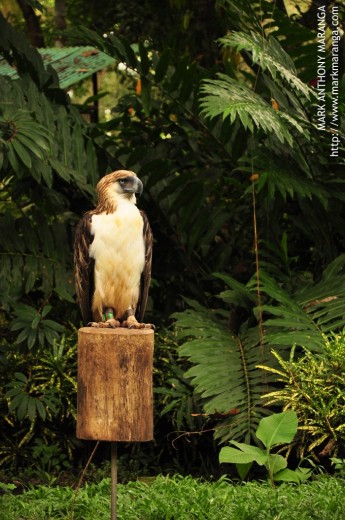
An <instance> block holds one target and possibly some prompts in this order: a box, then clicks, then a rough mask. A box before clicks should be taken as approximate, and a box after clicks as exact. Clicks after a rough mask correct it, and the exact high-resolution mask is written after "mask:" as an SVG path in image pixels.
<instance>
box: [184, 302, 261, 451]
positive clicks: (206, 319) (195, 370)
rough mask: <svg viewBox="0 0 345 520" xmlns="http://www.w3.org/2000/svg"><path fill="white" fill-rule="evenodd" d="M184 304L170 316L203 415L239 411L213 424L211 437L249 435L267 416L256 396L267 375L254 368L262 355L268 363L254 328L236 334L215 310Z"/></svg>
mask: <svg viewBox="0 0 345 520" xmlns="http://www.w3.org/2000/svg"><path fill="white" fill-rule="evenodd" d="M187 302H188V304H189V305H190V307H191V308H190V309H188V310H186V311H185V312H183V313H176V314H174V318H175V319H176V320H177V325H176V326H177V331H178V337H179V339H180V340H182V341H183V343H182V345H181V346H180V349H179V353H180V356H182V357H186V358H188V359H189V361H190V362H191V363H192V367H191V368H190V369H189V370H188V371H187V372H186V374H185V377H187V378H190V379H191V382H192V384H193V386H194V388H195V392H196V393H198V394H199V395H200V396H201V399H202V402H203V407H204V410H205V413H206V414H214V413H216V412H217V413H220V414H225V415H226V414H227V413H228V412H229V410H236V411H238V412H239V413H238V414H237V415H235V416H234V417H231V418H228V419H226V420H225V421H223V422H221V423H219V424H218V426H217V427H216V431H215V438H216V439H219V440H220V441H221V442H226V441H227V440H228V439H235V440H244V439H245V440H246V441H248V440H250V439H254V434H255V431H256V429H257V426H258V423H259V421H260V419H261V418H262V416H263V415H265V414H267V410H265V409H264V408H263V407H262V400H261V395H262V393H263V392H264V388H265V389H266V388H267V382H268V379H269V377H268V379H267V377H266V379H265V376H264V374H263V372H262V371H261V369H258V368H257V365H258V364H259V363H260V362H261V360H262V359H266V363H269V360H268V359H267V356H265V355H264V353H262V352H261V350H260V346H259V335H258V330H257V328H254V329H249V330H246V331H245V332H244V333H243V334H241V335H238V336H236V335H234V334H233V333H231V331H230V330H229V329H228V328H227V326H226V322H225V320H223V319H222V318H220V317H219V315H218V314H217V312H216V311H209V310H208V309H206V308H204V307H202V306H201V305H199V304H197V303H196V302H194V301H191V300H187Z"/></svg>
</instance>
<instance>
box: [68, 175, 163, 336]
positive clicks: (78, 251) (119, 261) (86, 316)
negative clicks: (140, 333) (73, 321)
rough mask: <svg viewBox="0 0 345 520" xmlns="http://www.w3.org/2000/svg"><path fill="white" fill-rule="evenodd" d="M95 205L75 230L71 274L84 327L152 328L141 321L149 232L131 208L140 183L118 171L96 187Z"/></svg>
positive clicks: (148, 265) (146, 284)
mask: <svg viewBox="0 0 345 520" xmlns="http://www.w3.org/2000/svg"><path fill="white" fill-rule="evenodd" d="M96 190H97V195H98V203H97V206H96V208H95V209H93V210H91V211H88V212H86V213H85V214H84V216H83V217H82V219H81V220H80V222H79V224H78V225H77V228H76V233H75V243H74V274H75V284H76V294H77V299H78V302H79V305H80V310H81V313H82V317H83V322H84V325H88V326H91V327H110V328H115V327H128V328H134V329H139V328H154V326H153V325H152V324H150V323H143V322H142V321H143V317H144V312H145V308H146V304H147V298H148V292H149V285H150V279H151V262H152V241H153V239H152V231H151V228H150V225H149V222H148V219H147V216H146V215H145V213H144V212H143V211H141V210H139V209H138V208H137V206H136V194H139V195H141V193H142V191H143V184H142V182H141V180H140V179H139V178H138V177H137V175H136V174H135V173H134V172H132V171H127V170H117V171H115V172H112V173H109V174H108V175H105V176H104V177H102V178H101V180H100V181H99V182H98V184H97V186H96Z"/></svg>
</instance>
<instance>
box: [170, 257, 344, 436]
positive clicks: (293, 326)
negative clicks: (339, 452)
mask: <svg viewBox="0 0 345 520" xmlns="http://www.w3.org/2000/svg"><path fill="white" fill-rule="evenodd" d="M344 260H345V258H344V256H343V255H342V256H341V257H339V258H338V259H336V260H335V261H334V262H332V263H331V264H330V265H329V266H328V267H327V268H326V269H325V271H324V273H323V276H322V278H321V280H320V281H319V282H318V283H315V284H312V283H311V282H310V280H308V279H306V280H304V281H303V279H302V277H301V278H299V279H298V285H296V284H295V283H293V284H291V285H289V284H287V283H286V280H285V288H284V287H282V285H281V283H280V284H279V283H278V282H275V281H274V280H273V279H272V278H271V277H270V276H269V275H267V274H266V273H265V272H264V271H261V273H260V292H261V298H262V306H261V312H263V330H264V344H263V345H261V346H260V336H259V331H258V327H257V325H255V322H256V320H257V313H258V309H257V303H256V300H257V286H256V279H255V277H253V278H252V279H251V280H250V281H249V282H248V284H247V285H246V286H245V285H242V284H240V283H239V282H237V281H236V280H234V279H232V278H231V277H229V276H226V275H218V276H217V277H218V278H220V279H222V280H223V281H224V282H225V283H226V285H227V286H228V288H227V289H226V290H225V291H223V292H221V293H220V294H219V296H218V299H219V303H221V302H222V308H218V309H217V308H216V309H206V308H204V307H202V306H201V305H200V304H197V303H196V302H193V301H190V300H187V303H188V305H189V306H190V309H188V310H186V311H184V312H183V313H176V314H174V318H175V319H176V327H177V331H178V338H179V339H180V340H181V341H182V345H181V347H180V350H179V352H180V355H181V356H182V357H187V358H188V359H189V361H190V362H191V364H192V366H191V368H189V370H188V371H187V372H186V373H185V377H187V378H190V380H191V382H192V384H193V386H194V388H195V391H196V392H197V394H199V395H200V396H201V398H202V404H203V407H204V410H205V413H208V414H213V413H215V412H219V413H222V414H226V413H227V412H229V410H230V411H231V410H235V413H237V415H234V417H230V418H228V419H226V420H225V421H224V422H222V423H220V425H219V426H216V427H215V437H216V438H219V439H220V440H221V442H226V441H227V440H229V439H233V440H236V441H239V440H245V442H247V443H249V442H250V440H251V439H254V442H255V431H256V428H257V426H258V423H259V421H260V419H261V418H262V417H263V416H264V415H266V414H267V413H268V410H267V408H265V406H263V401H262V395H263V394H264V393H265V394H266V393H267V392H268V385H272V384H273V383H274V382H275V380H276V376H275V374H276V372H275V367H276V359H275V358H274V357H273V356H271V354H270V350H271V349H272V348H275V349H277V348H279V356H281V357H282V358H284V356H286V355H287V352H288V351H289V350H290V348H291V345H298V346H305V347H307V348H308V349H309V350H310V351H311V352H314V353H316V352H322V350H321V349H322V348H323V346H324V341H325V339H324V338H325V336H324V334H325V333H326V332H328V331H329V330H330V328H333V329H334V330H335V329H339V327H341V328H342V327H343V325H344V316H343V308H344V305H345V302H344V294H345V293H344V283H345V273H344ZM227 306H230V308H228V309H227V310H226V307H227ZM231 308H232V309H236V308H237V312H238V311H239V309H240V308H242V311H241V312H243V310H245V311H246V313H247V315H248V314H249V316H251V317H250V319H248V321H247V322H246V323H243V324H242V326H241V327H240V328H239V331H238V332H237V333H236V334H235V333H234V332H233V331H232V330H231V329H229V316H230V311H231ZM263 359H266V362H265V363H263V361H262V360H263ZM262 365H267V366H269V367H271V368H270V370H269V371H268V372H267V375H265V373H264V371H263V370H262ZM267 376H268V377H267ZM272 390H273V388H272ZM334 397H335V396H334ZM291 401H293V394H292V393H291ZM335 413H336V412H335ZM302 424H303V421H302V420H301V425H302Z"/></svg>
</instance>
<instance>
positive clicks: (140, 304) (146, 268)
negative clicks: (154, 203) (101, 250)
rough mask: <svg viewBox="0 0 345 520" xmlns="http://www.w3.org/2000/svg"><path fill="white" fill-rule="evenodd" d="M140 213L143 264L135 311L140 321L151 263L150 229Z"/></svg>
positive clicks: (149, 279) (142, 316) (146, 220)
mask: <svg viewBox="0 0 345 520" xmlns="http://www.w3.org/2000/svg"><path fill="white" fill-rule="evenodd" d="M140 214H141V216H142V218H143V221H144V229H143V234H144V242H145V266H144V270H143V272H142V275H141V280H140V293H139V300H138V305H137V308H136V312H135V317H136V319H137V320H138V321H139V323H141V322H142V321H143V319H144V314H145V310H146V304H147V298H148V294H149V288H150V281H151V264H152V242H153V237H152V231H151V228H150V224H149V221H148V219H147V216H146V215H145V213H144V212H143V211H140Z"/></svg>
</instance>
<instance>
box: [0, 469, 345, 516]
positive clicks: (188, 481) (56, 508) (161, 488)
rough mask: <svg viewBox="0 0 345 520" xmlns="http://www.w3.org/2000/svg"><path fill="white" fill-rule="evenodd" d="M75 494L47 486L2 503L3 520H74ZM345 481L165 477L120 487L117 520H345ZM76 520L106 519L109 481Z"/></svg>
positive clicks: (80, 504) (81, 498)
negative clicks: (270, 482)
mask: <svg viewBox="0 0 345 520" xmlns="http://www.w3.org/2000/svg"><path fill="white" fill-rule="evenodd" d="M73 495H74V490H72V489H71V488H69V487H59V486H57V487H54V486H52V487H46V486H39V487H37V488H34V489H31V490H28V491H26V492H25V493H23V494H20V495H12V494H11V493H6V494H5V495H2V497H1V499H0V519H1V520H48V519H64V520H67V519H72V515H71V505H72V501H73ZM344 504H345V480H344V479H340V478H333V477H329V478H327V477H322V478H320V479H318V480H315V481H312V482H307V483H305V484H302V485H299V486H296V485H290V484H283V485H281V486H279V487H276V488H275V489H272V488H271V487H270V486H269V485H268V484H266V483H258V482H250V483H244V484H232V483H231V482H230V481H227V480H225V479H222V480H220V481H218V482H214V483H209V482H201V481H198V480H195V479H193V478H191V477H186V478H183V477H179V476H176V477H163V476H159V477H157V478H156V479H152V480H148V482H143V481H137V482H130V483H128V484H126V485H119V486H118V519H119V520H192V519H200V520H204V519H205V520H206V519H207V520H213V519H214V520H230V519H231V520H278V519H279V520H294V519H296V520H304V519H305V520H312V519H317V520H337V519H338V520H340V519H341V520H343V519H345V507H344ZM74 512H75V520H103V519H106V520H108V519H109V518H110V479H104V480H102V481H101V482H100V483H99V484H91V485H86V486H84V487H83V488H82V489H81V490H80V491H79V494H78V497H77V500H76V504H75V510H74Z"/></svg>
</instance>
